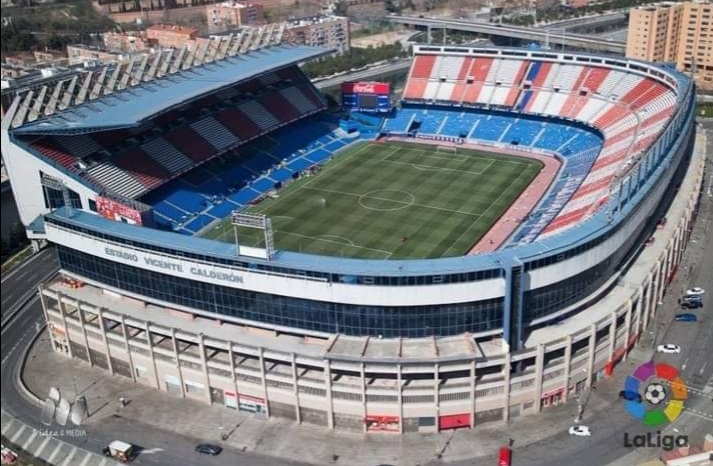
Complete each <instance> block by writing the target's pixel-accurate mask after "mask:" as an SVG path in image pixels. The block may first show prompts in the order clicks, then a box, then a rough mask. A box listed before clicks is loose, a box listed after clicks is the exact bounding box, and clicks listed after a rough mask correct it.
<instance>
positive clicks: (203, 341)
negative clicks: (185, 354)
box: [198, 333, 213, 405]
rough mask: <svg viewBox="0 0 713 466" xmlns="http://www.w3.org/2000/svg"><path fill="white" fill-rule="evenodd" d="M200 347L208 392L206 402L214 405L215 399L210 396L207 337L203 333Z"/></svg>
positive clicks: (199, 341)
mask: <svg viewBox="0 0 713 466" xmlns="http://www.w3.org/2000/svg"><path fill="white" fill-rule="evenodd" d="M198 346H199V349H200V351H201V364H202V365H203V368H202V369H203V380H205V386H206V390H205V392H203V393H204V394H205V397H206V401H207V402H208V404H209V405H212V404H213V398H212V397H211V396H210V376H209V375H208V358H206V355H205V335H203V334H202V333H199V334H198Z"/></svg>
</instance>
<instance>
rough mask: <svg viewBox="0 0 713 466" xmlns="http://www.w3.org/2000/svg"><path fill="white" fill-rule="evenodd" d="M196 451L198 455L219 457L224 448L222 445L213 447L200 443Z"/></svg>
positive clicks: (210, 444) (209, 444)
mask: <svg viewBox="0 0 713 466" xmlns="http://www.w3.org/2000/svg"><path fill="white" fill-rule="evenodd" d="M196 451H197V452H198V453H203V454H204V455H211V456H215V455H219V454H220V452H221V451H223V447H221V446H220V445H213V444H212V443H199V444H198V445H196Z"/></svg>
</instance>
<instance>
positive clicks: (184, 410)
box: [24, 335, 651, 466]
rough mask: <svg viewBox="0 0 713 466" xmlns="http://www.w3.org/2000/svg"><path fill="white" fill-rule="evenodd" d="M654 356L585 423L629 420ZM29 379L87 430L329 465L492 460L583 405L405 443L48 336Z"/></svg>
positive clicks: (567, 421) (568, 419)
mask: <svg viewBox="0 0 713 466" xmlns="http://www.w3.org/2000/svg"><path fill="white" fill-rule="evenodd" d="M650 356H651V350H650V349H649V348H648V347H647V348H645V349H641V348H635V349H634V350H633V351H632V353H631V354H630V356H629V359H628V361H627V362H624V363H620V364H619V367H618V368H617V370H616V371H615V375H614V376H612V377H611V378H609V379H606V380H602V381H599V382H598V383H597V384H596V389H595V390H592V391H591V396H590V398H589V400H588V402H587V405H586V410H585V415H584V422H586V421H587V419H590V418H592V417H595V416H597V413H601V412H606V413H607V416H608V417H613V418H618V417H621V418H622V419H626V413H623V412H622V410H621V409H620V408H619V407H618V406H614V405H615V404H616V403H617V402H618V401H619V400H618V396H617V395H618V391H619V390H620V389H621V387H622V386H623V380H624V378H625V377H626V375H627V374H628V373H629V372H630V370H631V369H632V368H633V367H635V366H637V365H638V364H640V363H641V362H643V361H645V360H648V359H649V358H650ZM24 380H25V382H26V383H27V385H28V388H29V389H30V390H31V391H32V392H33V393H35V394H36V395H37V396H38V397H40V398H42V399H44V398H45V397H46V396H47V393H46V392H47V391H48V389H49V386H50V385H52V386H55V387H58V388H59V389H60V391H61V392H62V393H63V395H64V396H66V397H67V398H68V399H73V398H74V396H76V395H78V394H81V395H84V396H85V397H86V398H87V404H88V408H89V413H90V416H89V418H88V419H87V421H86V422H85V423H84V424H85V425H87V426H88V427H89V426H92V425H101V424H104V425H111V426H112V427H116V428H118V429H120V430H125V431H129V432H131V429H130V426H132V425H135V424H140V425H143V426H147V427H150V428H151V429H158V430H162V431H168V432H173V433H174V434H177V435H181V436H187V437H190V438H193V439H195V440H196V442H198V441H209V442H215V443H221V444H222V445H223V446H225V447H227V448H232V449H236V450H241V451H249V452H253V453H256V454H260V455H266V456H268V457H269V456H272V457H277V458H280V459H283V460H288V461H305V462H310V463H313V464H324V465H328V464H339V465H355V466H356V465H358V466H363V465H364V464H372V463H373V464H379V463H389V464H394V465H396V464H399V465H425V464H429V463H433V462H445V463H448V462H454V461H464V460H470V461H474V460H475V459H477V458H484V460H485V461H486V462H487V461H492V460H493V459H494V458H495V457H496V455H497V450H498V448H499V447H500V446H501V445H503V444H505V443H507V442H508V440H509V439H513V441H514V445H515V447H516V448H521V447H523V446H525V445H529V444H532V443H535V442H540V441H543V440H545V439H547V438H548V437H551V436H553V435H565V434H563V432H566V430H567V429H568V427H569V426H570V425H571V424H572V422H573V420H574V417H575V415H576V412H577V403H576V402H575V401H574V400H571V401H570V402H569V403H568V404H562V405H559V406H557V407H553V408H548V409H545V410H543V412H542V413H541V414H539V415H535V416H526V417H522V418H515V419H513V420H512V421H511V422H510V423H509V424H507V425H505V424H503V423H501V422H494V423H486V424H482V425H480V426H478V427H476V428H475V429H474V430H467V429H464V430H458V431H445V432H441V433H439V434H405V435H403V436H398V435H391V434H386V435H374V434H370V435H366V434H362V433H348V432H341V431H339V432H335V431H330V430H328V429H325V428H324V427H321V426H320V427H317V426H311V425H309V424H302V425H298V424H296V423H294V422H293V421H290V420H286V419H281V418H270V419H259V418H257V417H255V416H254V415H252V414H249V413H244V412H240V411H233V410H230V409H227V408H224V407H222V406H208V405H205V404H203V403H200V402H196V401H192V400H188V399H180V398H175V397H171V396H170V395H168V394H167V393H163V392H158V391H156V390H154V389H151V388H147V387H144V386H141V385H137V384H134V383H133V382H131V381H130V380H128V379H125V378H123V377H119V376H117V377H112V376H110V375H108V374H107V373H105V372H104V371H102V370H100V369H93V368H90V367H88V366H87V365H86V364H83V363H80V362H78V361H76V360H69V359H67V358H65V357H63V356H61V355H58V354H56V353H54V352H52V351H51V350H50V347H49V341H48V339H47V337H46V336H45V335H43V336H42V337H41V338H40V339H39V340H38V342H37V344H35V346H34V347H33V348H32V350H31V351H30V354H29V358H28V361H27V363H26V368H25V372H24ZM121 396H123V397H126V398H128V399H129V400H131V402H130V403H129V404H128V406H127V407H125V408H121V407H120V406H119V403H118V401H117V400H118V399H119V397H121ZM231 430H232V431H233V432H232V434H231V435H230V437H229V438H228V440H227V441H225V442H221V440H220V437H221V433H222V432H224V431H225V432H230V431H231ZM124 440H126V441H137V442H138V441H140V442H141V443H142V444H143V446H144V447H147V448H152V447H155V446H156V445H153V444H151V439H147V438H145V437H141V438H140V439H131V438H126V439H124ZM486 464H487V463H486Z"/></svg>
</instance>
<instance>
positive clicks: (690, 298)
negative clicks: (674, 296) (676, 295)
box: [681, 294, 703, 303]
mask: <svg viewBox="0 0 713 466" xmlns="http://www.w3.org/2000/svg"><path fill="white" fill-rule="evenodd" d="M681 301H683V302H688V303H693V302H699V303H702V302H703V295H700V294H693V295H685V296H684V297H683V298H682V299H681Z"/></svg>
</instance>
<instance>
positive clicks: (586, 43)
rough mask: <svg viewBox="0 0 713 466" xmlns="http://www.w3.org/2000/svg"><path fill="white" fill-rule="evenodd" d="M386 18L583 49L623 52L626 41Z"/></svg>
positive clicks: (465, 22) (393, 17) (453, 21)
mask: <svg viewBox="0 0 713 466" xmlns="http://www.w3.org/2000/svg"><path fill="white" fill-rule="evenodd" d="M386 19H387V20H388V21H390V22H393V23H399V24H405V25H408V26H420V27H430V28H437V29H443V28H444V27H446V28H447V29H451V30H456V31H469V32H477V33H480V34H489V35H493V36H499V37H510V38H513V39H519V40H524V41H533V40H534V41H538V42H548V43H549V44H551V45H563V44H565V45H567V46H569V47H578V48H582V49H585V50H592V51H599V52H609V53H617V54H620V55H623V54H624V52H625V50H626V43H625V42H620V41H615V40H602V39H601V38H600V37H592V36H585V35H581V34H567V33H561V32H559V31H557V32H553V33H551V32H550V31H548V30H545V29H535V28H526V27H520V26H511V25H506V24H502V25H501V24H497V25H495V24H490V23H483V22H476V21H468V20H462V19H442V18H425V17H424V18H421V17H416V16H399V15H389V16H386Z"/></svg>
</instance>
